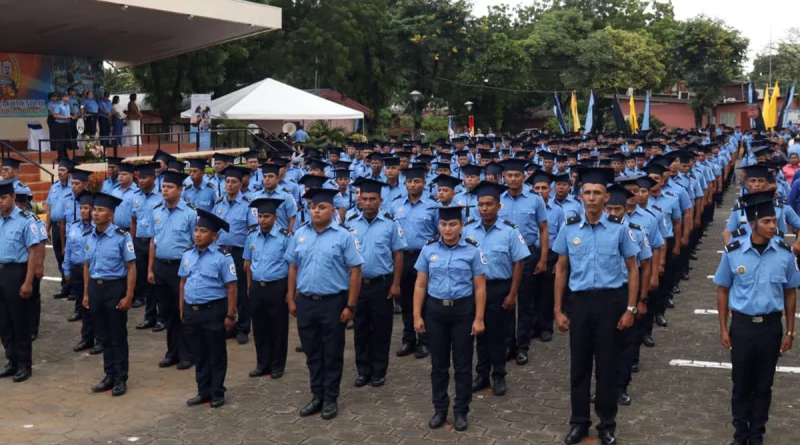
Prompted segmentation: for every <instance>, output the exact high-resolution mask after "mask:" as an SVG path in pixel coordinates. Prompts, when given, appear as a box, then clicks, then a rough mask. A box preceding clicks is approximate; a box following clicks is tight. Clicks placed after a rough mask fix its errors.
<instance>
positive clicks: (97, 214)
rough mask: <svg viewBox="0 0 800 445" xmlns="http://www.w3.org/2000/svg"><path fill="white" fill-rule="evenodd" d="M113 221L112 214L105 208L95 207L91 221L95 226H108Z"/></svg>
mask: <svg viewBox="0 0 800 445" xmlns="http://www.w3.org/2000/svg"><path fill="white" fill-rule="evenodd" d="M113 220H114V212H113V211H111V209H109V208H107V207H95V208H94V210H93V211H92V221H93V222H94V224H95V225H96V226H103V225H106V224H109V223H110V222H111V221H113Z"/></svg>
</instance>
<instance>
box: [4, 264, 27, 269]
mask: <svg viewBox="0 0 800 445" xmlns="http://www.w3.org/2000/svg"><path fill="white" fill-rule="evenodd" d="M27 266H28V263H0V270H3V269H14V268H18V267H27Z"/></svg>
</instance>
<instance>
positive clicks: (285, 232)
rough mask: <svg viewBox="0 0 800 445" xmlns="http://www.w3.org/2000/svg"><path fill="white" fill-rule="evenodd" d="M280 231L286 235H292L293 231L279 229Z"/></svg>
mask: <svg viewBox="0 0 800 445" xmlns="http://www.w3.org/2000/svg"><path fill="white" fill-rule="evenodd" d="M278 232H281V233H282V234H284V235H286V236H292V232H290V231H288V230H286V229H278Z"/></svg>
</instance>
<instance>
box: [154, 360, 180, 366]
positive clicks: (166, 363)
mask: <svg viewBox="0 0 800 445" xmlns="http://www.w3.org/2000/svg"><path fill="white" fill-rule="evenodd" d="M177 364H178V361H177V360H175V359H171V358H165V359H164V360H161V361H160V362H158V367H159V368H169V367H170V366H175V365H177Z"/></svg>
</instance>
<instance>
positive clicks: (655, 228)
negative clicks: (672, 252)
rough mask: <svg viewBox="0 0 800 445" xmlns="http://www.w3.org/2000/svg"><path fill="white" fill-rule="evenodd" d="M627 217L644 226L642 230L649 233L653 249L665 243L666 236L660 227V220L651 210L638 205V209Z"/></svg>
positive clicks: (648, 238)
mask: <svg viewBox="0 0 800 445" xmlns="http://www.w3.org/2000/svg"><path fill="white" fill-rule="evenodd" d="M625 218H626V219H627V220H628V221H630V222H632V223H634V224H636V225H638V226H639V227H641V228H642V231H644V233H645V235H647V240H648V241H649V243H650V248H651V249H658V248H659V247H661V246H663V245H664V236H663V235H662V234H661V230H660V228H659V224H660V221H659V220H658V218H657V217H656V215H655V214H653V213H651V212H650V210H645V209H643V208H641V207H639V206H636V210H634V211H633V212H632V213H629V214H628V215H627V216H626V217H625Z"/></svg>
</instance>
